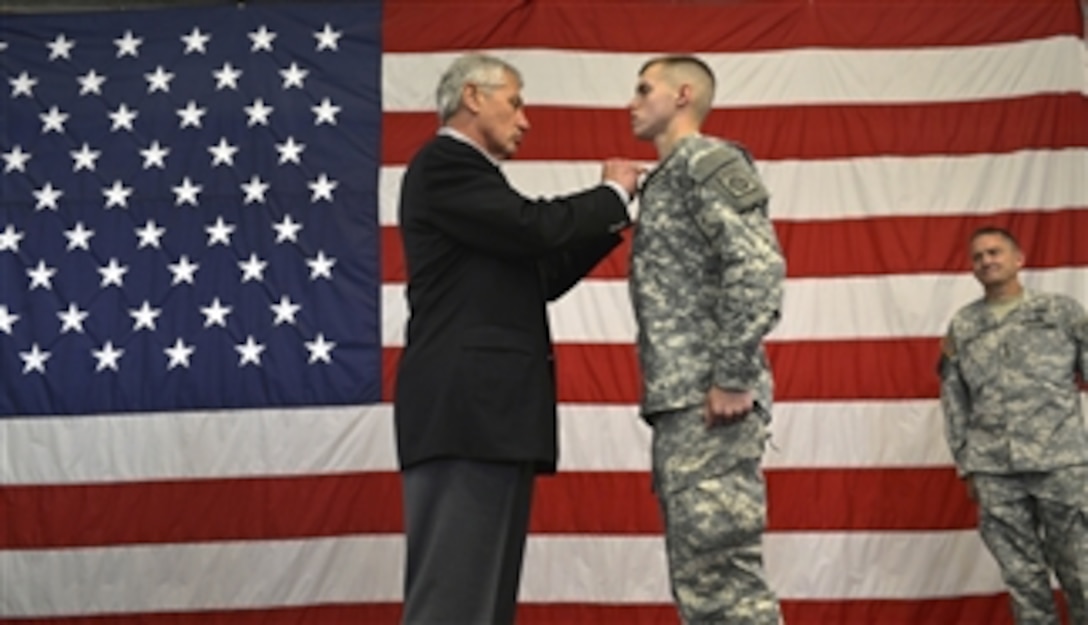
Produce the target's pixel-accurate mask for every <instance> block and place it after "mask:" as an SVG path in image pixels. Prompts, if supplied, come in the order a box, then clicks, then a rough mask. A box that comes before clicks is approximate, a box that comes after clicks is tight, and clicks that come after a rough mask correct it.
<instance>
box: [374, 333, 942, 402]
mask: <svg viewBox="0 0 1088 625" xmlns="http://www.w3.org/2000/svg"><path fill="white" fill-rule="evenodd" d="M938 341H939V340H938V339H937V338H910V339H888V340H880V339H867V340H860V339H859V340H852V341H847V340H827V341H791V342H788V343H770V344H769V345H768V352H769V354H770V358H771V361H772V362H773V364H774V373H775V383H776V387H775V397H776V398H777V399H778V400H779V401H818V400H828V401H833V400H853V399H933V398H936V397H937V396H938V388H937V374H936V366H937V359H938V358H939V356H940V348H939V345H938ZM400 352H401V348H398V347H386V348H384V349H383V355H382V366H383V369H384V371H383V376H382V377H383V380H382V389H383V391H382V393H383V394H382V397H383V401H392V398H393V388H394V381H395V377H396V369H397V364H398V362H399V361H400ZM555 356H556V363H557V370H558V372H559V380H558V394H559V401H560V402H570V403H599V404H637V403H638V402H639V396H640V389H639V381H638V364H637V360H636V358H635V348H634V346H633V345H628V344H602V343H596V344H580V343H579V344H575V343H560V344H558V345H556V346H555ZM602 371H607V372H608V375H607V378H604V377H602V375H601V372H602Z"/></svg>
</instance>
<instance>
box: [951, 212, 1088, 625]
mask: <svg viewBox="0 0 1088 625" xmlns="http://www.w3.org/2000/svg"><path fill="white" fill-rule="evenodd" d="M971 260H972V264H973V267H974V273H975V277H976V278H977V279H978V281H979V282H980V283H982V285H983V287H984V289H985V297H983V298H981V299H979V300H977V301H975V302H972V303H971V304H968V305H967V306H965V307H963V308H962V309H960V310H959V311H958V312H957V313H956V315H955V317H954V318H953V319H952V322H951V325H950V326H949V329H948V334H947V335H946V337H945V340H944V345H943V349H942V352H943V353H942V358H941V366H940V373H941V406H942V408H943V410H944V416H945V425H946V434H947V437H948V444H949V446H950V447H951V449H952V455H953V457H954V458H955V461H956V467H957V469H958V472H959V474H960V476H961V477H963V478H965V479H966V481H967V488H968V493H969V494H970V495H971V496H972V497H973V498H974V499H976V501H978V504H979V511H980V513H979V532H980V533H981V535H982V539H983V541H984V542H985V543H986V546H987V547H988V548H989V550H990V552H991V553H993V555H994V558H995V559H996V560H997V562H998V564H999V565H1000V567H1001V574H1002V577H1003V578H1004V580H1005V583H1006V584H1007V585H1008V587H1009V594H1010V598H1011V602H1012V610H1013V614H1014V616H1015V619H1016V622H1017V623H1019V624H1020V625H1051V624H1053V625H1057V624H1058V622H1059V621H1058V612H1057V609H1056V606H1055V602H1054V596H1053V593H1052V592H1051V587H1050V570H1051V568H1053V570H1054V572H1055V573H1056V575H1057V578H1058V581H1059V583H1060V584H1061V586H1062V590H1063V591H1064V594H1065V597H1066V600H1067V602H1068V605H1069V613H1070V616H1071V617H1072V622H1073V623H1074V624H1076V625H1085V624H1088V428H1086V427H1085V423H1084V420H1083V417H1082V413H1081V405H1080V402H1081V398H1080V393H1079V392H1078V389H1077V383H1076V374H1077V371H1078V370H1079V371H1080V373H1081V375H1082V376H1084V375H1086V374H1088V316H1086V314H1085V310H1084V307H1083V306H1082V305H1081V304H1079V303H1078V302H1077V301H1076V300H1073V299H1071V298H1069V297H1065V296H1062V295H1054V294H1048V293H1039V292H1035V291H1030V290H1025V289H1024V288H1023V287H1022V286H1021V284H1020V281H1019V278H1018V272H1019V270H1020V268H1021V267H1022V266H1023V255H1022V254H1021V252H1020V247H1019V245H1018V244H1017V242H1016V240H1015V239H1014V238H1013V236H1012V235H1011V234H1009V233H1008V232H1007V231H1005V230H1002V229H998V228H982V229H980V230H978V231H976V232H975V233H974V235H973V236H972V237H971Z"/></svg>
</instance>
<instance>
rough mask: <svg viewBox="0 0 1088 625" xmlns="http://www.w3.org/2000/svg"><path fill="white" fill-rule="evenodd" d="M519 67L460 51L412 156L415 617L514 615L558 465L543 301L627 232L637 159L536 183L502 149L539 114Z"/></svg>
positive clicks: (403, 203)
mask: <svg viewBox="0 0 1088 625" xmlns="http://www.w3.org/2000/svg"><path fill="white" fill-rule="evenodd" d="M521 88H522V80H521V76H520V74H519V72H518V71H517V69H515V68H514V67H512V66H511V65H509V64H508V63H506V62H504V61H502V60H500V59H497V58H494V57H491V56H486V55H480V54H469V55H466V56H463V57H461V58H459V59H457V60H456V61H455V62H454V63H453V64H452V65H451V66H450V68H449V69H448V70H447V72H446V73H445V74H444V75H443V76H442V79H441V81H440V83H439V85H438V92H437V98H438V108H439V118H440V120H441V122H442V128H441V129H440V130H439V132H438V136H436V137H435V138H434V139H433V140H431V141H430V142H429V143H427V144H426V145H425V146H424V147H423V148H422V149H421V150H420V151H419V153H418V154H416V156H415V158H413V159H412V162H411V163H410V164H409V166H408V170H407V172H406V173H405V175H404V181H403V185H402V190H401V198H400V227H401V233H402V236H403V239H404V251H405V256H406V260H407V264H408V304H409V308H410V317H409V320H408V329H407V344H406V347H405V349H404V353H403V356H402V358H401V362H400V369H399V371H398V375H397V387H396V397H395V400H394V416H395V423H396V434H397V451H398V454H399V458H400V464H401V469H402V475H403V484H404V511H405V532H406V535H407V558H406V570H405V602H404V617H403V622H404V623H410V624H413V625H417V624H424V623H425V624H436V623H448V624H451V625H452V624H456V625H468V624H476V623H479V624H485V623H487V624H491V623H512V622H513V620H514V612H515V604H516V600H517V591H518V581H519V579H520V573H521V562H522V555H523V552H524V547H525V540H526V534H527V532H528V525H529V510H530V504H531V500H532V493H533V483H534V479H535V476H536V475H537V474H538V473H551V472H554V471H555V467H556V459H557V436H556V414H555V408H556V393H555V375H554V361H553V357H552V349H551V338H550V336H549V331H548V320H547V310H546V304H547V302H548V301H550V300H553V299H555V298H557V297H559V296H560V295H562V294H563V293H564V292H565V291H566V290H568V289H569V288H570V287H572V286H573V285H574V284H575V283H576V282H577V281H578V280H579V279H581V278H582V276H584V275H585V274H586V273H587V272H589V270H590V269H592V267H593V266H594V265H595V264H596V263H597V262H599V261H600V260H601V259H602V258H603V257H604V256H605V255H607V254H608V252H609V251H611V250H612V249H613V248H614V247H615V246H616V245H618V244H619V243H620V240H621V239H620V236H619V234H618V232H619V231H620V230H622V229H623V228H624V227H625V226H627V225H628V223H629V218H628V214H627V202H628V200H629V198H630V196H631V195H632V194H633V193H634V192H635V189H636V185H637V180H638V176H639V174H640V169H639V167H638V166H636V165H635V164H634V163H632V162H630V161H622V160H610V161H606V162H605V163H604V165H603V171H602V183H601V184H600V185H599V186H596V187H593V188H590V189H586V190H584V191H581V192H578V193H574V194H571V195H568V196H565V197H560V198H555V199H551V200H536V199H529V198H526V197H525V196H523V195H521V194H520V193H519V192H518V191H516V190H515V189H514V188H512V187H511V186H510V184H509V183H508V182H507V180H506V178H505V176H504V175H503V173H502V171H501V170H500V168H499V162H500V161H501V160H503V159H506V158H509V157H511V156H513V155H514V153H515V152H516V151H517V148H518V145H519V144H520V143H521V140H522V138H523V136H524V135H525V133H526V132H527V131H528V129H529V121H528V119H527V118H526V115H525V110H524V103H523V101H522V97H521Z"/></svg>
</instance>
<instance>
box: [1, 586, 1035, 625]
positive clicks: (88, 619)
mask: <svg viewBox="0 0 1088 625" xmlns="http://www.w3.org/2000/svg"><path fill="white" fill-rule="evenodd" d="M1055 598H1056V596H1055ZM781 605H782V616H783V620H784V621H786V622H787V623H789V624H790V625H809V624H812V625H825V624H827V623H836V624H855V623H865V624H869V623H887V624H904V625H905V624H916V625H932V624H940V625H980V624H984V623H985V624H986V625H1012V623H1013V621H1012V616H1011V613H1010V611H1009V598H1007V596H1005V595H1004V593H1002V595H992V596H985V597H964V598H956V599H912V600H898V601H897V600H888V599H870V600H853V601H850V600H840V601H804V600H792V599H783V600H782V601H781ZM399 622H400V604H399V603H364V604H359V603H351V604H343V605H306V606H299V608H280V609H273V608H269V609H262V610H232V611H225V610H208V611H200V612H188V613H184V612H171V613H138V614H110V615H103V616H57V617H39V618H20V620H5V618H0V623H11V624H12V625H15V624H17V625H107V624H108V625H331V624H337V625H338V624H342V623H351V624H355V625H397V624H398V623H399ZM517 623H518V625H557V624H562V625H679V624H680V620H679V617H678V616H677V612H676V608H673V606H672V605H671V604H662V603H641V604H630V605H603V604H591V603H546V604H545V603H520V604H519V605H518V614H517Z"/></svg>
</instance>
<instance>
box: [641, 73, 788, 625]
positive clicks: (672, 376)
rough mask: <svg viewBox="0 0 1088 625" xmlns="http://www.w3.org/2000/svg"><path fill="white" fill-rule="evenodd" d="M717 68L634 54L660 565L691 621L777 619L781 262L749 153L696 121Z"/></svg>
mask: <svg viewBox="0 0 1088 625" xmlns="http://www.w3.org/2000/svg"><path fill="white" fill-rule="evenodd" d="M713 92H714V76H713V74H712V72H711V71H710V69H709V68H708V67H707V66H706V65H705V64H704V63H703V62H702V61H699V60H698V59H695V58H692V57H671V56H670V57H661V58H657V59H653V60H651V61H649V62H648V63H646V65H644V66H643V68H642V70H641V72H640V74H639V81H638V86H637V88H636V94H635V97H634V99H633V100H632V101H631V104H630V108H631V114H632V126H633V129H634V133H635V135H636V136H637V137H638V138H640V139H644V140H651V141H653V142H654V143H655V145H656V147H657V153H658V157H659V163H658V165H657V167H656V168H655V169H654V170H653V171H651V172H650V173H649V175H648V176H647V178H646V180H645V183H644V185H643V188H642V193H641V198H640V206H641V208H640V216H639V221H638V224H637V226H636V231H635V234H634V240H633V245H632V250H631V283H630V287H631V298H632V303H633V306H634V310H635V316H636V319H637V321H638V326H639V332H638V353H639V362H640V366H641V370H642V375H643V397H642V406H641V412H642V416H643V417H644V418H645V419H646V420H647V422H649V423H650V425H651V426H652V428H653V449H652V456H653V458H652V464H653V480H654V490H655V492H656V493H657V496H658V499H659V501H660V504H661V510H662V516H663V518H664V522H665V542H666V549H667V554H668V562H669V577H670V583H671V587H672V593H673V597H674V598H675V600H676V602H677V604H678V607H679V610H680V613H681V615H682V617H683V620H684V622H685V623H687V624H689V625H697V624H712V623H713V624H715V625H720V624H725V623H728V624H730V625H748V624H752V625H777V624H778V623H779V621H780V615H779V606H778V600H777V598H776V597H775V595H774V593H773V592H772V591H771V589H770V588H769V586H768V584H767V581H766V577H765V573H764V567H763V555H762V536H763V530H764V528H765V526H766V491H765V487H764V481H763V474H762V470H761V467H760V461H761V458H762V455H763V449H764V444H765V442H766V440H767V438H768V432H767V425H768V423H769V422H770V418H771V416H770V415H771V400H772V394H773V389H772V381H771V373H770V369H769V366H768V361H767V357H766V354H765V353H764V348H763V339H764V337H765V336H766V335H767V333H768V332H770V331H771V329H772V328H773V327H774V326H775V325H776V323H777V321H778V319H779V313H780V310H781V306H782V283H783V278H784V275H785V261H784V260H783V257H782V253H781V250H780V248H779V245H778V241H777V238H776V236H775V232H774V229H773V228H772V226H771V221H770V219H769V217H768V214H767V203H768V194H767V190H766V189H765V188H764V186H763V184H762V182H761V181H760V178H759V175H758V173H757V172H756V169H755V167H754V166H753V164H752V161H751V159H750V158H749V156H748V154H747V152H745V151H744V149H743V148H740V147H739V146H737V145H735V144H732V143H729V142H726V141H723V140H720V139H717V138H712V137H708V136H703V135H701V134H700V133H699V128H700V126H701V124H702V122H703V119H704V118H705V117H706V114H707V113H708V112H709V110H710V106H711V101H712V98H713Z"/></svg>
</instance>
